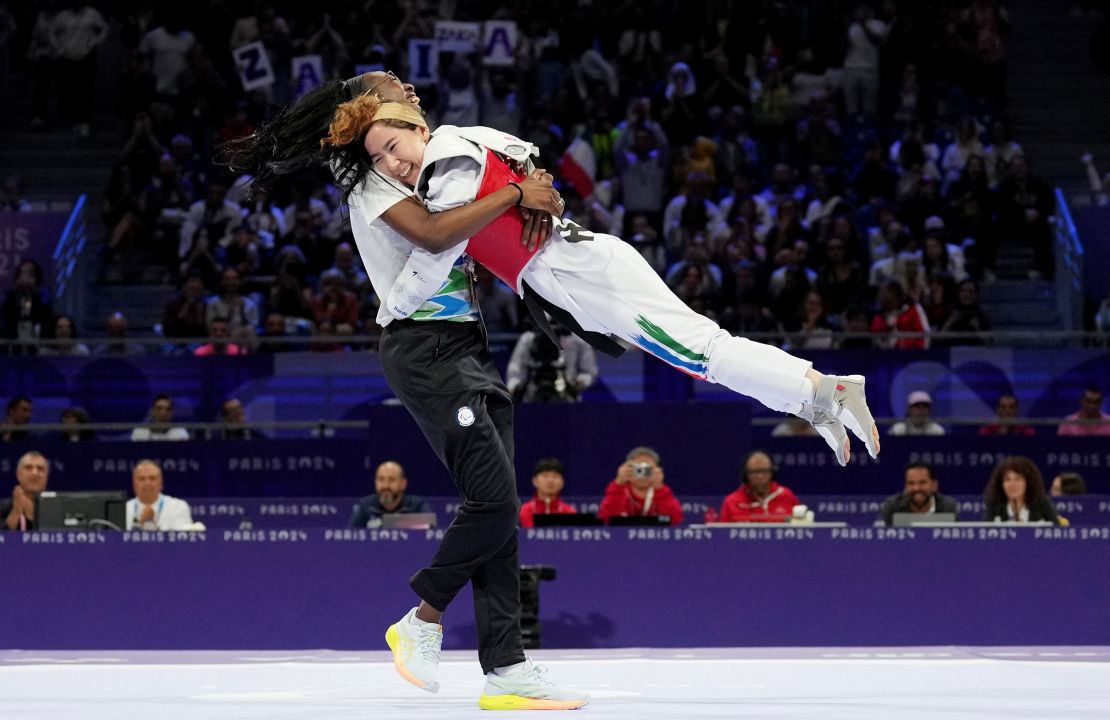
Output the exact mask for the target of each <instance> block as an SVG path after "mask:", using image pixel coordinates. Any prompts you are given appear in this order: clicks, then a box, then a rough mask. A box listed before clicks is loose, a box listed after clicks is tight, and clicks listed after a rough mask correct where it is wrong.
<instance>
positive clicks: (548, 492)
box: [520, 458, 578, 528]
mask: <svg viewBox="0 0 1110 720" xmlns="http://www.w3.org/2000/svg"><path fill="white" fill-rule="evenodd" d="M565 485H566V476H565V474H564V473H563V463H561V462H559V461H558V460H557V459H555V458H544V459H543V460H540V461H539V462H537V463H536V467H535V468H534V469H533V470H532V487H534V488H536V494H535V495H533V496H532V499H531V500H529V501H528V502H526V503H524V504H523V505H521V506H520V526H521V527H522V528H530V527H534V526H535V520H534V517H535V516H536V515H561V514H567V513H577V512H578V511H577V510H575V509H574V508H573V507H572V506H570V505H567V504H566V503H565V502H563V501H562V499H561V497H560V495H561V493H562V492H563V487H564V486H565Z"/></svg>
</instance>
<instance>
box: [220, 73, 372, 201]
mask: <svg viewBox="0 0 1110 720" xmlns="http://www.w3.org/2000/svg"><path fill="white" fill-rule="evenodd" d="M356 80H357V79H356ZM352 87H353V86H352V81H343V80H329V81H328V82H325V83H324V84H322V85H320V86H318V87H316V88H314V89H313V90H311V91H310V92H309V93H308V94H306V95H305V96H304V97H302V98H301V99H300V100H298V101H297V102H296V103H294V104H293V105H289V106H287V107H285V108H283V109H282V110H281V111H280V112H278V114H277V115H275V116H274V118H273V119H272V120H270V121H269V122H267V123H265V124H263V125H261V126H260V127H259V128H258V129H256V130H255V131H254V133H253V134H251V135H248V136H247V137H245V138H240V139H238V140H231V141H229V142H226V143H224V144H222V145H221V146H220V147H219V148H218V150H217V156H216V160H217V162H218V163H219V164H221V165H226V166H227V167H229V168H231V169H232V170H233V171H235V172H241V173H250V174H251V175H253V176H254V179H253V180H252V181H251V183H250V190H251V193H253V192H255V191H256V190H259V189H269V188H270V187H271V186H272V185H273V184H274V182H275V181H276V180H277V179H278V178H279V177H281V176H283V175H289V174H291V173H295V172H297V171H299V170H304V169H306V168H309V167H312V166H314V165H326V166H329V167H330V169H331V170H332V173H333V174H334V175H335V179H336V186H337V187H338V188H339V189H340V190H341V191H342V193H343V197H344V199H346V198H347V196H349V195H350V194H351V191H352V190H354V188H355V186H357V185H358V184H359V183H360V182H361V181H362V179H363V178H365V177H366V174H367V173H368V172H369V171H370V169H371V164H370V156H369V155H368V154H367V153H366V149H365V148H364V147H362V144H361V142H359V141H355V142H352V143H350V144H348V145H344V146H342V147H330V146H321V145H320V141H321V140H322V139H323V138H326V137H327V136H328V129H329V127H330V125H331V122H332V119H333V117H334V116H335V109H336V108H337V107H339V105H340V104H342V103H345V102H347V101H349V100H351V99H352V97H353V94H352Z"/></svg>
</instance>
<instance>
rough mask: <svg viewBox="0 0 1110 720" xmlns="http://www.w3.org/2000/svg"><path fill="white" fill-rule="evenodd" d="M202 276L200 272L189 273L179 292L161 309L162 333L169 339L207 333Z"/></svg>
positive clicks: (187, 337)
mask: <svg viewBox="0 0 1110 720" xmlns="http://www.w3.org/2000/svg"><path fill="white" fill-rule="evenodd" d="M204 296H205V289H204V278H202V277H201V275H200V273H196V272H192V273H189V275H188V277H186V278H185V282H183V283H182V284H181V292H180V293H178V294H177V295H176V296H174V297H173V299H171V300H170V301H169V302H168V303H166V305H165V307H164V308H163V309H162V334H163V335H165V336H166V337H167V338H170V339H194V338H202V337H205V336H206V335H208V324H207V322H206V321H205V315H206V311H207V307H206V306H207V301H206V300H205V297H204Z"/></svg>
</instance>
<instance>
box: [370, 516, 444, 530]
mask: <svg viewBox="0 0 1110 720" xmlns="http://www.w3.org/2000/svg"><path fill="white" fill-rule="evenodd" d="M435 526H436V514H435V513H389V514H388V515H382V527H383V528H385V529H387V530H427V529H428V528H434V527H435Z"/></svg>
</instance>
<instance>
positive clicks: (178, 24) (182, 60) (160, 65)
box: [139, 7, 196, 103]
mask: <svg viewBox="0 0 1110 720" xmlns="http://www.w3.org/2000/svg"><path fill="white" fill-rule="evenodd" d="M164 13H165V14H164V17H165V22H164V23H163V24H162V25H159V26H158V27H156V28H154V29H153V30H151V31H150V32H148V33H147V34H146V35H144V36H143V39H142V41H141V42H140V43H139V52H141V53H142V54H143V55H144V56H145V57H146V58H147V61H148V62H149V64H150V71H151V73H152V74H153V75H154V79H155V86H154V89H155V92H156V93H157V94H158V96H159V97H160V99H161V100H163V101H166V102H171V103H172V102H173V101H175V100H176V99H177V96H178V94H179V92H180V87H179V86H178V80H179V78H180V76H181V74H182V72H183V71H185V69H186V58H187V56H188V54H189V51H190V50H191V49H192V48H193V46H194V45H195V44H196V38H195V37H194V36H193V33H191V32H189V31H188V30H186V29H185V28H186V17H187V13H188V10H187V9H186V8H184V7H169V8H166V9H165V10H164Z"/></svg>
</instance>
